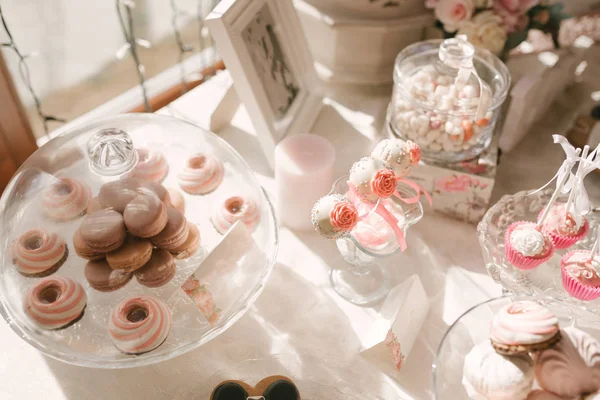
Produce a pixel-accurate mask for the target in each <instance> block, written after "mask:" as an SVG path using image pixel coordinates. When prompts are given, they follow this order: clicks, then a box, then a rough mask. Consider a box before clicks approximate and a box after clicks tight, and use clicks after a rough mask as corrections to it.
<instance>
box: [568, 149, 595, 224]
mask: <svg viewBox="0 0 600 400" xmlns="http://www.w3.org/2000/svg"><path fill="white" fill-rule="evenodd" d="M589 151H590V146H588V145H587V144H586V145H585V147H584V148H583V151H582V152H581V161H579V166H578V167H577V172H576V173H575V177H576V178H577V179H579V178H581V179H583V178H582V176H581V174H582V173H583V164H584V163H585V161H584V160H585V158H586V157H587V155H588V152H589ZM576 192H577V186H573V188H572V189H571V193H569V200H567V207H566V208H565V210H566V211H565V213H566V215H565V218H566V217H567V215H568V214H569V210H570V209H571V204H573V200H574V199H575V195H576V194H577V193H576Z"/></svg>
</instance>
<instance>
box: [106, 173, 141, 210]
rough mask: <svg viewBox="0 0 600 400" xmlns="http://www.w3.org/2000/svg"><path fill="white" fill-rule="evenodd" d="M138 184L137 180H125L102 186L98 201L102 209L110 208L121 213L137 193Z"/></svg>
mask: <svg viewBox="0 0 600 400" xmlns="http://www.w3.org/2000/svg"><path fill="white" fill-rule="evenodd" d="M139 187H140V182H139V181H138V180H137V179H131V178H125V179H120V180H118V181H113V182H108V183H105V184H104V185H102V187H101V188H100V192H99V193H98V200H99V201H100V204H101V205H102V207H104V208H110V209H113V210H115V211H118V212H120V213H123V211H124V210H125V207H126V206H127V204H129V202H130V201H131V200H133V199H135V198H136V197H137V196H138V195H139V193H138V191H137V189H138V188H139Z"/></svg>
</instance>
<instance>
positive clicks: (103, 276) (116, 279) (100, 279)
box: [84, 260, 133, 292]
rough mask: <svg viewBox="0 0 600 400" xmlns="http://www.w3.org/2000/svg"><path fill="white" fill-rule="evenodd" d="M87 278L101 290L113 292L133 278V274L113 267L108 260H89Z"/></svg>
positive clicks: (95, 287) (86, 271)
mask: <svg viewBox="0 0 600 400" xmlns="http://www.w3.org/2000/svg"><path fill="white" fill-rule="evenodd" d="M84 273H85V279H87V281H88V283H89V284H90V286H91V287H92V288H94V289H96V290H98V291H100V292H113V291H115V290H117V289H120V288H122V287H123V286H125V285H126V284H127V282H129V281H130V280H131V277H132V276H133V274H132V273H131V272H126V271H123V270H116V269H112V268H111V267H110V265H108V262H107V261H106V260H99V261H89V262H88V263H87V264H86V266H85V271H84Z"/></svg>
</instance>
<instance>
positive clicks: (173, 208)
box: [73, 177, 200, 292]
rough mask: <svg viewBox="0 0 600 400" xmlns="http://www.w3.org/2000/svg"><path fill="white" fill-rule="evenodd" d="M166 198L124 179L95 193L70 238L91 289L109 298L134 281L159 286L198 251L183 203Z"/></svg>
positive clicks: (166, 193)
mask: <svg viewBox="0 0 600 400" xmlns="http://www.w3.org/2000/svg"><path fill="white" fill-rule="evenodd" d="M171 193H176V192H175V191H174V190H172V189H171V190H167V189H166V188H165V187H163V186H162V185H161V184H160V183H157V182H153V181H141V180H139V179H136V178H129V177H126V178H122V179H120V180H117V181H113V182H109V183H106V184H104V185H103V186H102V187H101V188H100V191H99V193H98V196H97V197H96V198H94V199H92V201H91V202H90V203H91V205H92V206H93V208H92V207H89V208H90V209H89V210H88V214H87V215H86V216H85V218H84V219H83V220H82V222H81V225H80V226H79V228H78V229H77V231H76V232H75V234H74V236H73V247H74V249H75V252H76V253H77V254H78V255H79V256H80V257H82V258H85V259H87V260H89V262H88V263H87V265H86V267H85V277H86V279H87V281H88V282H89V284H90V286H91V287H93V288H94V289H96V290H99V291H102V292H111V291H114V290H117V289H119V288H121V287H123V286H124V285H126V284H127V283H128V282H129V280H130V279H131V278H132V277H133V276H134V275H135V277H136V279H137V281H138V282H139V283H140V284H141V285H144V286H147V287H151V288H155V287H160V286H163V285H165V284H166V283H168V282H169V281H170V280H171V279H172V278H173V276H174V275H175V272H176V265H175V258H187V257H190V256H192V255H193V254H194V253H195V252H196V251H197V250H198V249H199V248H200V232H199V230H198V227H197V226H196V225H194V224H192V223H190V222H188V221H187V219H186V218H185V215H184V214H183V211H182V209H183V204H184V203H183V197H182V196H181V195H179V196H178V197H177V196H174V197H175V198H174V202H173V201H172V200H171Z"/></svg>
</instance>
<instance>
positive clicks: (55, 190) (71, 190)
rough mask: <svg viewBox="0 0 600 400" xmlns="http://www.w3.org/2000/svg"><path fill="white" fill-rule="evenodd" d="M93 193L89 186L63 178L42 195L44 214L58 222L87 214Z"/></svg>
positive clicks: (75, 180)
mask: <svg viewBox="0 0 600 400" xmlns="http://www.w3.org/2000/svg"><path fill="white" fill-rule="evenodd" d="M91 197H92V191H91V189H90V187H89V186H88V185H86V184H85V183H83V182H81V181H78V180H77V179H72V178H62V179H61V180H60V182H56V183H54V184H52V185H51V186H50V187H49V188H47V189H46V190H45V191H44V192H43V194H42V208H43V211H44V213H45V214H46V215H47V216H48V217H49V218H51V219H53V220H56V221H67V220H70V219H73V218H76V217H79V216H80V215H82V214H83V213H85V211H86V209H87V205H88V202H89V201H90V198H91Z"/></svg>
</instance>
